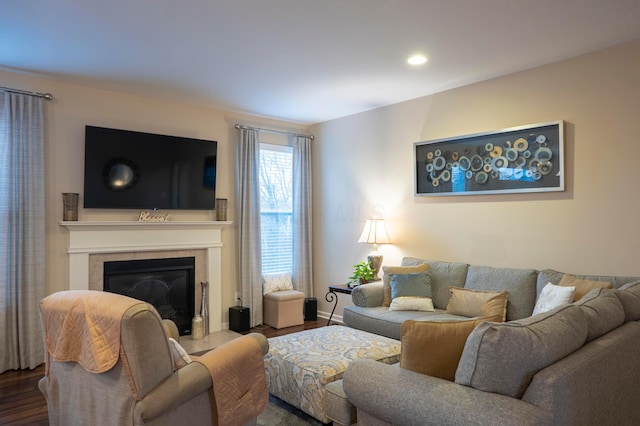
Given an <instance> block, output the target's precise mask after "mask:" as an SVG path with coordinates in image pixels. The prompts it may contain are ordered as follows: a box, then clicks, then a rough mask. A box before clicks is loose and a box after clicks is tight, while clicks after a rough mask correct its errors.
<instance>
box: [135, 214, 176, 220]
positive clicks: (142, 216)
mask: <svg viewBox="0 0 640 426" xmlns="http://www.w3.org/2000/svg"><path fill="white" fill-rule="evenodd" d="M170 216H171V215H170V214H169V213H167V214H159V215H152V214H151V213H150V212H140V216H139V217H138V222H169V217H170Z"/></svg>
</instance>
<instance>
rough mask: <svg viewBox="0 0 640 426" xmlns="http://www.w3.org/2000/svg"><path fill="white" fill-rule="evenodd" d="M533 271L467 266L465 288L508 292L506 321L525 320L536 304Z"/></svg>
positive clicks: (535, 276)
mask: <svg viewBox="0 0 640 426" xmlns="http://www.w3.org/2000/svg"><path fill="white" fill-rule="evenodd" d="M537 277H538V271H536V270H535V269H511V268H492V267H489V266H473V265H472V266H469V272H468V273H467V281H466V284H465V286H464V287H465V288H469V289H472V290H485V291H508V292H509V300H508V302H507V321H512V320H517V319H520V318H526V317H528V316H530V315H531V312H533V306H534V305H535V303H536V278H537Z"/></svg>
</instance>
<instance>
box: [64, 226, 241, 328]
mask: <svg viewBox="0 0 640 426" xmlns="http://www.w3.org/2000/svg"><path fill="white" fill-rule="evenodd" d="M231 223H232V222H227V221H225V222H212V221H208V222H205V221H198V222H178V221H175V222H115V221H113V222H93V221H91V222H90V221H78V222H67V221H64V222H60V225H62V226H64V227H65V228H67V229H68V231H69V246H68V250H67V253H68V254H69V289H70V290H87V289H89V255H90V254H96V253H125V252H147V251H169V250H185V249H186V250H190V249H204V250H206V259H207V261H206V270H207V272H206V274H207V280H208V282H209V330H210V331H218V330H221V329H222V265H221V254H222V246H223V244H222V232H221V231H222V228H223V227H224V226H226V225H230V224H231Z"/></svg>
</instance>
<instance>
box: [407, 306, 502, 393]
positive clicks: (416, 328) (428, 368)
mask: <svg viewBox="0 0 640 426" xmlns="http://www.w3.org/2000/svg"><path fill="white" fill-rule="evenodd" d="M485 321H500V317H494V318H483V319H478V320H467V321H446V322H441V321H437V322H436V321H414V320H408V321H405V322H403V323H402V338H401V339H402V349H401V352H400V367H402V368H406V369H408V370H412V371H415V372H418V373H421V374H427V375H429V376H433V377H439V378H441V379H445V380H449V381H453V380H454V379H455V376H456V369H457V368H458V362H459V361H460V357H461V356H462V351H463V350H464V345H465V343H466V341H467V337H468V336H469V334H471V332H472V331H473V329H474V328H475V327H476V325H478V324H480V323H481V322H485Z"/></svg>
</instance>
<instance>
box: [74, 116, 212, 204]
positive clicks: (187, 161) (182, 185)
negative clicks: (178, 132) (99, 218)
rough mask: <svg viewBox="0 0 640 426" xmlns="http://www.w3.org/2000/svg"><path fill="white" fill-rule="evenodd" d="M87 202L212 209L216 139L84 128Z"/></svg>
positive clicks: (85, 194) (85, 195) (85, 197)
mask: <svg viewBox="0 0 640 426" xmlns="http://www.w3.org/2000/svg"><path fill="white" fill-rule="evenodd" d="M84 149H85V154H84V207H85V208H103V209H153V210H155V209H185V210H212V209H213V208H214V206H215V198H216V195H215V190H216V156H217V142H216V141H210V140H202V139H192V138H182V137H176V136H166V135H156V134H152V133H142V132H134V131H129V130H117V129H108V128H104V127H95V126H86V127H85V146H84Z"/></svg>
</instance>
